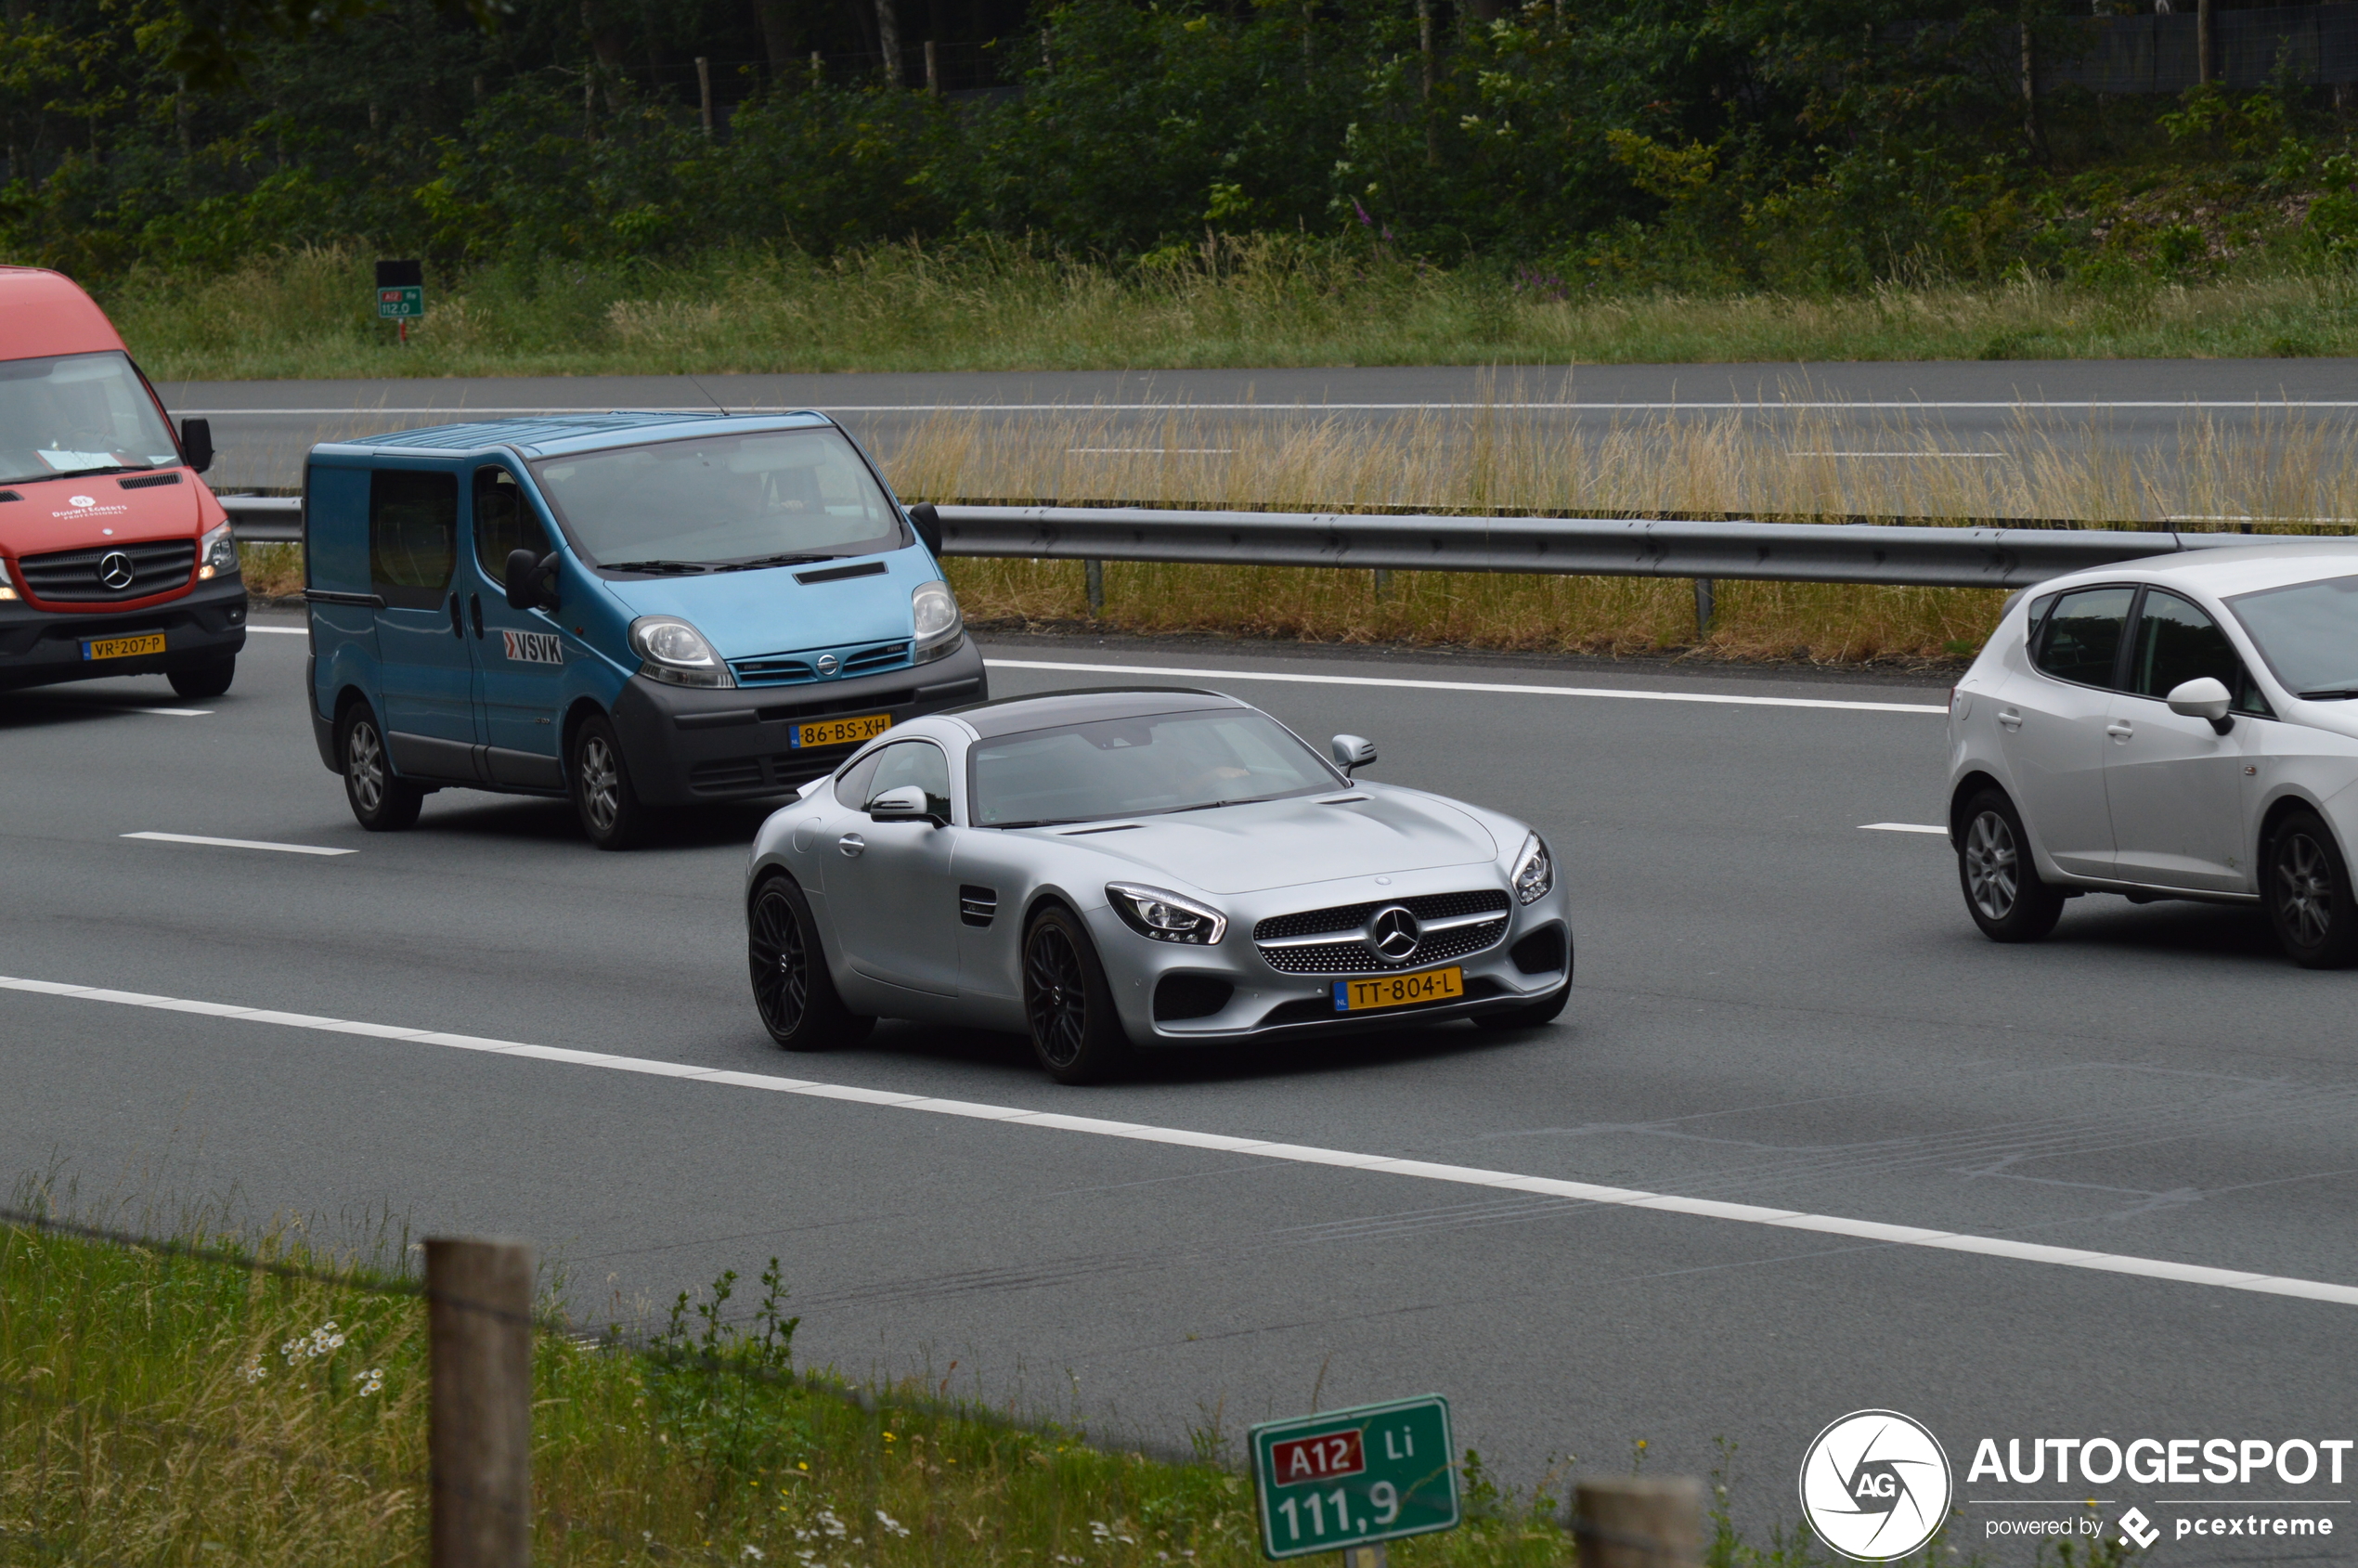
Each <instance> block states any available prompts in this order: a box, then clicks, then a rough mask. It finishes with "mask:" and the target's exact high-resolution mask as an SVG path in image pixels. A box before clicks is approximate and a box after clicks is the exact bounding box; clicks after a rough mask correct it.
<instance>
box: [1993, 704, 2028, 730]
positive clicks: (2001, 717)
mask: <svg viewBox="0 0 2358 1568" xmlns="http://www.w3.org/2000/svg"><path fill="white" fill-rule="evenodd" d="M1998 722H1999V723H2001V724H2002V725H2004V726H2005V727H2006V728H2007V729H2009V730H2019V729H2021V728H2022V709H2020V708H2018V707H2002V708H2000V709H1999V710H1998Z"/></svg>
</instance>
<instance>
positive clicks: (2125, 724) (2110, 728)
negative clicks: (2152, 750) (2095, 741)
mask: <svg viewBox="0 0 2358 1568" xmlns="http://www.w3.org/2000/svg"><path fill="white" fill-rule="evenodd" d="M2136 732H2137V726H2135V725H2134V724H2131V723H2130V722H2129V721H2128V720H2127V719H2114V720H2113V721H2112V722H2111V723H2109V724H2107V725H2105V734H2107V735H2110V736H2111V737H2112V738H2113V739H2114V740H2117V741H2125V740H2127V739H2128V738H2129V737H2130V736H2131V735H2133V734H2135V733H2136Z"/></svg>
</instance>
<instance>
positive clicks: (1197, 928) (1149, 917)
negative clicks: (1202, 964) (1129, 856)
mask: <svg viewBox="0 0 2358 1568" xmlns="http://www.w3.org/2000/svg"><path fill="white" fill-rule="evenodd" d="M1106 899H1107V901H1108V902H1109V903H1111V904H1112V905H1113V912H1114V913H1115V914H1119V915H1120V916H1121V922H1122V924H1123V925H1125V926H1127V927H1130V928H1131V929H1132V930H1134V931H1135V932H1137V933H1138V934H1139V935H1140V936H1142V937H1152V938H1153V939H1154V940H1156V941H1159V942H1185V943H1188V944H1189V945H1191V946H1194V947H1210V946H1211V944H1212V943H1213V942H1216V941H1218V940H1220V939H1221V938H1222V937H1223V936H1224V935H1225V934H1226V933H1227V930H1228V917H1227V916H1226V915H1224V914H1221V913H1220V912H1219V911H1218V910H1216V909H1212V908H1211V907H1209V906H1208V905H1205V904H1199V903H1198V902H1196V901H1195V900H1193V899H1183V898H1181V897H1180V896H1179V895H1178V894H1176V893H1174V892H1172V891H1170V890H1169V889H1168V888H1142V887H1140V886H1138V885H1137V884H1136V883H1133V882H1108V883H1107V884H1106Z"/></svg>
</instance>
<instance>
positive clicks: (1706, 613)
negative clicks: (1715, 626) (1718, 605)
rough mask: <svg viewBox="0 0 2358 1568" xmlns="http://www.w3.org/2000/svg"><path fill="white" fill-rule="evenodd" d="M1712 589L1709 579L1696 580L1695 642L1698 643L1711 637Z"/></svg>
mask: <svg viewBox="0 0 2358 1568" xmlns="http://www.w3.org/2000/svg"><path fill="white" fill-rule="evenodd" d="M1711 589H1712V583H1711V579H1710V578H1709V577H1697V578H1696V579H1695V641H1698V642H1700V641H1703V640H1704V638H1706V637H1708V636H1710V635H1711Z"/></svg>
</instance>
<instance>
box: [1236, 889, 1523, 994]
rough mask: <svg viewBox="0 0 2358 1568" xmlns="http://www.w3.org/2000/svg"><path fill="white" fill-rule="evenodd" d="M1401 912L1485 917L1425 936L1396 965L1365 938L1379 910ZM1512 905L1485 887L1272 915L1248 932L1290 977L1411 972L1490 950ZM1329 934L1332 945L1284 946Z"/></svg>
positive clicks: (1422, 917) (1431, 917)
mask: <svg viewBox="0 0 2358 1568" xmlns="http://www.w3.org/2000/svg"><path fill="white" fill-rule="evenodd" d="M1395 906H1398V907H1400V908H1405V909H1406V910H1407V912H1408V913H1409V914H1413V915H1415V916H1416V917H1417V919H1418V920H1419V922H1420V923H1422V922H1432V921H1439V920H1462V919H1465V918H1466V917H1467V916H1470V915H1485V914H1486V915H1489V916H1490V917H1491V918H1489V919H1486V920H1475V921H1471V923H1469V924H1467V925H1462V926H1450V927H1445V928H1444V929H1441V930H1437V931H1427V932H1425V933H1424V934H1423V939H1422V940H1420V941H1419V942H1418V944H1417V951H1416V952H1412V953H1410V954H1409V955H1408V956H1407V957H1406V958H1404V959H1401V960H1399V961H1398V962H1397V963H1394V962H1393V961H1391V960H1389V959H1386V958H1385V957H1384V956H1383V955H1382V954H1381V953H1379V952H1376V951H1375V949H1373V948H1371V947H1369V946H1368V945H1367V940H1365V937H1364V936H1363V933H1364V931H1365V930H1366V928H1367V922H1368V920H1369V919H1371V918H1372V917H1373V916H1374V915H1375V914H1376V913H1377V912H1378V911H1379V910H1385V909H1391V908H1393V907H1395ZM1512 906H1513V901H1511V900H1510V899H1509V898H1508V897H1507V895H1506V893H1505V891H1504V890H1502V889H1500V888H1483V889H1481V890H1479V891H1473V892H1465V893H1420V894H1417V895H1415V896H1413V897H1410V898H1406V899H1389V900H1383V901H1377V902H1373V903H1358V904H1336V905H1333V906H1331V907H1329V908H1327V909H1312V910H1304V911H1302V913H1301V914H1273V915H1271V916H1270V917H1269V918H1268V919H1266V920H1263V921H1262V922H1260V923H1259V924H1258V925H1256V926H1254V927H1253V928H1252V940H1254V942H1256V943H1257V944H1259V946H1260V950H1261V956H1262V958H1263V960H1264V961H1265V962H1266V963H1267V964H1268V965H1269V967H1271V968H1272V969H1276V970H1280V971H1282V972H1284V973H1286V974H1289V975H1364V974H1380V973H1384V972H1387V971H1391V970H1398V969H1413V968H1416V967H1418V966H1419V965H1427V964H1441V963H1445V962H1447V961H1448V960H1450V959H1452V958H1463V957H1465V956H1466V955H1467V954H1469V953H1475V952H1481V951H1482V950H1483V949H1484V948H1486V947H1490V946H1493V945H1494V944H1496V942H1497V941H1498V940H1500V939H1501V938H1503V937H1504V936H1505V935H1506V934H1507V914H1508V912H1509V909H1511V908H1512ZM1330 931H1331V932H1333V933H1334V934H1335V938H1336V940H1333V941H1330V942H1285V941H1283V940H1282V939H1286V938H1295V939H1299V938H1302V937H1315V936H1321V935H1324V934H1325V933H1327V932H1330Z"/></svg>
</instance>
